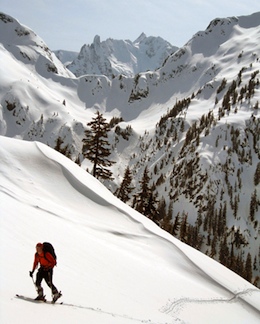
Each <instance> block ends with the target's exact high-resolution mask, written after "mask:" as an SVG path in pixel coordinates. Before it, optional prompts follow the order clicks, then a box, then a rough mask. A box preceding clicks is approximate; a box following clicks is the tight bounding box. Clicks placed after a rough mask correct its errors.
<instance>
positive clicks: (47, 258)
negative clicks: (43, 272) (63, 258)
mask: <svg viewBox="0 0 260 324" xmlns="http://www.w3.org/2000/svg"><path fill="white" fill-rule="evenodd" d="M38 263H40V265H41V267H43V268H45V269H52V268H53V267H54V266H55V265H56V263H57V262H56V260H55V259H54V257H53V256H52V255H51V254H50V253H49V252H46V253H42V254H39V253H37V252H36V253H35V255H34V262H33V271H34V270H35V269H36V268H37V265H38Z"/></svg>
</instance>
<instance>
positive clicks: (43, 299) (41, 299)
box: [34, 295, 46, 302]
mask: <svg viewBox="0 0 260 324" xmlns="http://www.w3.org/2000/svg"><path fill="white" fill-rule="evenodd" d="M34 300H39V301H43V302H46V298H45V296H43V295H42V296H41V295H39V296H37V297H36V298H35V299H34Z"/></svg>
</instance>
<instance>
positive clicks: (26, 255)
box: [0, 136, 260, 324]
mask: <svg viewBox="0 0 260 324" xmlns="http://www.w3.org/2000/svg"><path fill="white" fill-rule="evenodd" d="M0 157H1V163H0V183H1V189H0V201H1V214H0V222H1V226H0V237H1V244H0V254H1V261H2V262H1V268H0V274H1V286H0V297H1V298H0V310H1V323H12V324H18V323H27V324H31V323H35V321H36V322H37V323H38V324H43V323H44V324H45V323H62V324H71V323H98V324H130V323H133V324H134V323H154V324H161V323H164V324H173V323H194V324H195V323H200V324H204V323H205V324H208V323H212V324H214V323H216V324H218V323H227V324H234V323H241V324H242V323H243V324H246V323H250V324H257V323H259V314H260V307H259V305H260V303H259V300H260V291H259V289H257V288H256V287H254V286H253V285H251V284H249V283H248V282H247V281H245V280H244V279H242V278H241V277H239V276H237V275H236V274H235V273H233V272H231V271H230V270H228V269H227V268H225V267H224V266H222V265H220V264H219V263H217V262H215V261H214V260H212V259H210V258H209V257H207V256H205V255H203V254H202V253H200V252H198V251H196V250H195V249H192V248H191V247H189V246H187V245H186V244H184V243H182V242H180V241H179V240H177V239H175V238H173V237H172V236H171V235H169V234H168V233H166V232H165V231H163V230H162V229H160V228H159V227H158V226H156V225H155V224H154V223H153V222H152V221H150V220H149V219H147V218H146V217H144V216H142V215H141V214H139V213H138V212H136V211H135V210H133V209H131V208H130V207H128V206H127V205H125V204H124V203H123V202H121V201H120V200H118V199H117V198H116V197H114V196H113V195H112V194H111V192H109V191H108V190H107V189H106V188H105V187H104V186H102V184H101V183H100V182H99V181H97V180H96V179H95V178H93V177H92V176H91V175H89V174H88V173H87V172H85V171H84V170H82V168H80V167H79V166H77V165H76V164H75V163H73V162H72V161H70V160H69V159H67V158H66V157H64V156H63V155H61V154H60V153H58V152H56V151H54V150H53V149H51V148H49V147H47V146H46V145H44V144H41V143H39V142H26V141H21V140H17V139H14V138H7V137H2V136H0ZM42 241H50V242H51V243H52V244H53V245H54V247H55V251H56V254H57V267H55V269H54V283H55V285H56V286H57V287H58V289H60V290H61V291H62V294H63V296H62V298H61V299H60V300H61V301H63V305H58V304H57V305H49V304H44V303H38V304H36V303H30V302H26V301H23V300H19V299H17V298H15V294H17V293H18V294H23V295H25V296H29V297H35V296H36V291H35V287H34V285H33V282H32V280H31V278H30V277H29V271H30V270H31V267H32V263H33V258H34V253H35V245H36V243H38V242H42ZM34 280H35V274H34ZM42 286H43V288H44V291H45V293H46V297H47V299H48V300H50V299H51V295H50V289H49V288H48V287H47V285H46V284H45V283H43V284H42Z"/></svg>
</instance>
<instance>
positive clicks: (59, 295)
mask: <svg viewBox="0 0 260 324" xmlns="http://www.w3.org/2000/svg"><path fill="white" fill-rule="evenodd" d="M61 296H62V294H61V292H57V293H56V294H54V295H53V298H52V303H53V304H54V303H55V302H56V301H57V300H58V299H59V298H60V297H61Z"/></svg>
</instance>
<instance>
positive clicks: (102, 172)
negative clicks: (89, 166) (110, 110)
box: [82, 111, 115, 180]
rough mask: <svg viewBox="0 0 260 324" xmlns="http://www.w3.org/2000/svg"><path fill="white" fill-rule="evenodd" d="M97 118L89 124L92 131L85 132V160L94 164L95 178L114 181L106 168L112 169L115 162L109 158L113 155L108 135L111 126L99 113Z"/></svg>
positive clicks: (83, 151)
mask: <svg viewBox="0 0 260 324" xmlns="http://www.w3.org/2000/svg"><path fill="white" fill-rule="evenodd" d="M96 115H97V116H96V117H95V118H92V121H91V122H89V123H88V124H87V126H89V127H90V129H87V130H86V131H85V136H86V137H85V138H84V139H83V140H82V141H83V148H82V153H83V155H84V157H85V158H87V159H88V160H90V161H91V162H92V163H93V171H92V174H93V176H94V177H95V178H101V179H104V180H113V177H112V172H111V171H110V170H109V169H107V168H106V167H110V166H111V165H112V164H113V163H115V162H113V161H111V160H109V159H108V157H109V155H110V154H111V151H110V148H109V145H110V144H109V142H108V140H107V135H108V132H109V130H110V128H109V124H108V123H107V122H106V119H105V118H104V117H103V115H102V114H101V113H100V112H99V111H97V112H96Z"/></svg>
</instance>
